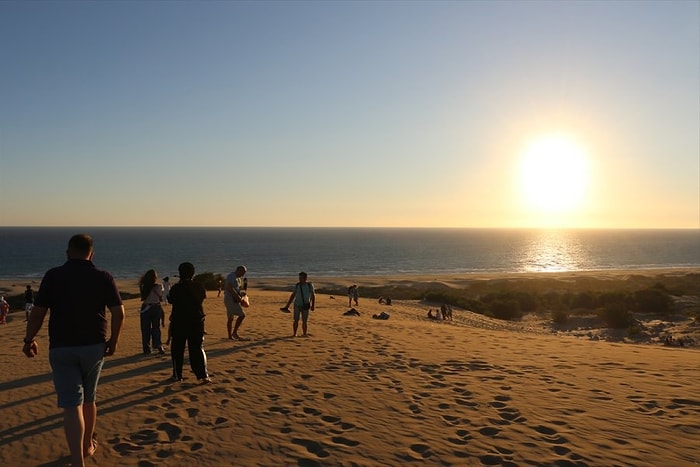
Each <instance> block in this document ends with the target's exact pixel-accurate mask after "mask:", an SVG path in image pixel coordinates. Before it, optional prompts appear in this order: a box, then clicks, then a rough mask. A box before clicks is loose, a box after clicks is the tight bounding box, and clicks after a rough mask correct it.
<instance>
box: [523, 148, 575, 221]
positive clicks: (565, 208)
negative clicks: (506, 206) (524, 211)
mask: <svg viewBox="0 0 700 467" xmlns="http://www.w3.org/2000/svg"><path fill="white" fill-rule="evenodd" d="M519 177H520V184H521V190H522V194H523V195H524V197H525V201H526V204H527V206H528V207H529V208H530V209H533V210H535V211H537V212H540V213H543V214H545V213H547V214H559V213H561V214H570V213H572V211H575V210H576V209H577V208H579V207H580V206H581V205H582V203H583V201H584V198H585V195H586V190H587V188H588V164H587V159H586V155H585V153H584V151H583V150H582V149H581V147H580V146H579V145H578V144H576V143H574V142H573V141H571V140H570V139H567V138H565V137H560V136H550V137H546V138H542V139H539V140H537V141H535V142H534V143H532V144H531V145H530V146H529V147H528V148H527V149H526V150H525V152H524V153H523V155H522V158H521V161H520V170H519Z"/></svg>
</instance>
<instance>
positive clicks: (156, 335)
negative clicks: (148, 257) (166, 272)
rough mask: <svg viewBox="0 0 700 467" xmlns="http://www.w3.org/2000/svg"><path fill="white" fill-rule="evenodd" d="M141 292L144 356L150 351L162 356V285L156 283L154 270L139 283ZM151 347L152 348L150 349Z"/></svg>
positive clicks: (163, 320)
mask: <svg viewBox="0 0 700 467" xmlns="http://www.w3.org/2000/svg"><path fill="white" fill-rule="evenodd" d="M139 289H140V290H141V300H142V301H143V303H142V304H141V344H142V347H143V353H144V355H150V353H151V349H153V350H157V351H158V353H160V354H164V353H165V349H163V344H162V341H161V339H162V338H161V332H160V328H161V326H162V327H165V312H164V311H163V307H162V306H161V302H162V301H163V285H162V284H160V283H158V274H156V271H155V269H149V270H148V271H146V273H145V274H144V275H143V277H142V278H141V280H140V281H139ZM151 345H153V347H151Z"/></svg>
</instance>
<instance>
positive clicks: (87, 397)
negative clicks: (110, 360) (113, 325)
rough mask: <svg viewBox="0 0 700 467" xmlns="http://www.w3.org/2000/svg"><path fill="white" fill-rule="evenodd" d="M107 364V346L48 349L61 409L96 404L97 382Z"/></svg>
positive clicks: (95, 345)
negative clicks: (105, 363)
mask: <svg viewBox="0 0 700 467" xmlns="http://www.w3.org/2000/svg"><path fill="white" fill-rule="evenodd" d="M104 361H105V344H94V345H83V346H76V347H56V348H53V349H50V350H49V363H50V364H51V370H52V372H53V385H54V387H55V388H56V396H57V398H58V406H59V407H60V408H62V409H64V408H68V407H77V406H79V405H81V404H83V402H95V395H96V393H97V381H98V380H99V379H100V372H101V371H102V364H103V363H104Z"/></svg>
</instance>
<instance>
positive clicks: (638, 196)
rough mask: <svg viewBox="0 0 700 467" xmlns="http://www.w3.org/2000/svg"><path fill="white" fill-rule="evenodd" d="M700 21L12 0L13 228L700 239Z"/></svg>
mask: <svg viewBox="0 0 700 467" xmlns="http://www.w3.org/2000/svg"><path fill="white" fill-rule="evenodd" d="M699 5H700V3H699V2H698V1H661V2H653V1H651V2H634V1H623V2H614V1H601V2H596V1H584V2H575V1H562V2H557V1H548V2H528V1H516V2H508V1H493V2H479V1H461V2H459V1H451V2H441V1H427V2H421V1H411V2H401V1H389V2H379V1H378V2H372V1H358V2H342V1H332V2H316V1H313V2H294V1H279V2H234V1H230V2H224V1H217V2H199V1H198V2H184V1H177V2H175V1H154V2H130V1H115V2H82V1H81V2H67V1H56V2H53V1H52V2H41V1H33V2H14V1H4V2H0V44H2V45H0V47H1V50H2V63H3V67H2V68H3V72H2V75H1V76H0V131H1V133H0V197H1V198H2V201H1V203H0V219H2V225H6V226H7V225H46V226H53V225H66V226H111V225H127V226H149V225H153V226H182V225H201V226H406V227H409V226H416V227H525V226H571V227H642V228H643V227H652V228H671V227H681V228H699V227H700V90H699V88H700V85H699V83H700V32H699V29H700V24H699V23H700V6H699ZM553 137H554V138H559V139H563V140H565V141H566V142H567V145H566V146H561V145H560V146H556V147H559V148H562V147H568V148H572V147H573V148H575V150H574V152H576V153H577V154H578V156H577V157H579V159H580V160H582V161H583V165H582V166H581V165H572V164H568V163H565V164H564V166H563V168H562V169H560V170H561V171H560V172H556V171H554V169H552V171H551V173H547V174H546V176H542V175H540V177H541V178H537V179H533V178H532V177H534V176H533V175H526V174H532V173H535V172H536V173H540V174H542V172H543V171H548V170H549V169H545V168H542V167H536V170H534V171H533V167H530V168H529V170H525V169H524V168H523V162H522V160H523V158H524V154H526V153H527V152H528V148H531V147H533V146H532V145H533V144H535V143H536V142H537V141H541V140H542V139H543V138H544V140H545V141H546V140H547V139H548V138H549V139H551V138H553ZM535 147H541V146H535ZM559 151H564V152H566V151H568V150H564V149H560V150H559ZM554 152H555V154H554V155H553V156H552V154H549V156H550V157H555V158H559V159H561V160H563V161H564V160H566V159H567V158H570V155H568V154H565V153H559V152H557V151H554ZM567 164H568V165H567ZM549 166H552V163H550V164H549ZM567 171H568V172H569V173H566V172H567ZM579 174H580V175H579ZM526 177H530V180H529V183H530V185H531V186H532V185H534V186H539V187H546V188H547V189H548V190H549V191H544V193H539V194H532V193H530V194H529V195H528V194H526V193H525V192H524V191H523V190H524V189H523V188H522V186H523V185H524V184H527V182H528V180H523V179H524V178H526ZM564 177H571V179H569V178H564ZM554 179H559V180H560V181H562V180H563V181H564V182H563V183H559V184H558V185H557V186H553V185H552V183H551V182H552V181H553V180H554ZM574 185H576V186H580V190H579V191H580V193H578V194H577V195H576V201H565V202H562V203H560V204H561V205H559V206H556V207H554V206H548V205H547V203H546V201H544V200H543V199H542V198H544V199H550V200H554V199H557V200H568V199H569V198H568V196H569V195H570V194H567V193H564V191H566V190H567V189H568V187H569V186H574ZM530 189H532V188H530ZM538 195H539V198H540V199H539V201H537V196H538ZM571 196H572V197H573V194H571ZM572 199H573V198H572Z"/></svg>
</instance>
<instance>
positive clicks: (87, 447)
mask: <svg viewBox="0 0 700 467" xmlns="http://www.w3.org/2000/svg"><path fill="white" fill-rule="evenodd" d="M83 421H84V423H85V433H84V434H83V457H90V456H92V455H93V454H94V453H95V449H97V443H96V442H95V440H94V439H93V438H94V437H95V426H96V425H97V404H96V403H95V402H86V403H84V404H83Z"/></svg>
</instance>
